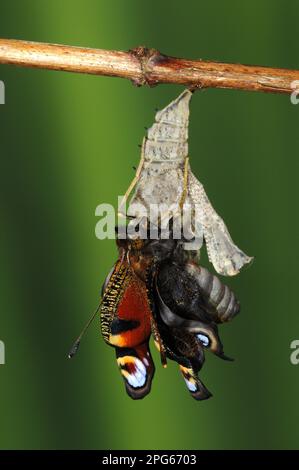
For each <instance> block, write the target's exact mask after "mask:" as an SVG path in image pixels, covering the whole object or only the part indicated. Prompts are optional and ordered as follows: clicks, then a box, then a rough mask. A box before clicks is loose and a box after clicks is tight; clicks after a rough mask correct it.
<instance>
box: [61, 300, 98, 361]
mask: <svg viewBox="0 0 299 470" xmlns="http://www.w3.org/2000/svg"><path fill="white" fill-rule="evenodd" d="M100 306H101V304H99V305H98V307H97V309H96V310H95V311H94V312H93V314H92V316H91V317H90V319H89V320H88V322H87V323H86V325H85V327H84V328H83V330H82V331H81V333H80V335H79V336H78V338H77V339H76V341H75V342H74V344H73V346H72V347H71V349H70V351H69V353H68V358H69V359H72V357H74V355H75V354H76V353H77V351H78V349H79V346H80V343H81V339H82V338H83V336H84V335H85V333H86V331H87V330H88V328H89V326H90V325H91V323H92V322H93V320H94V319H95V317H96V314H97V313H98V311H99V310H100Z"/></svg>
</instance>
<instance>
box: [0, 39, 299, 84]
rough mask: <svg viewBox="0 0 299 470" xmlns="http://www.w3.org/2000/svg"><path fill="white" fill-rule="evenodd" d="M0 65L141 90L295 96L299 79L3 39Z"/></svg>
mask: <svg viewBox="0 0 299 470" xmlns="http://www.w3.org/2000/svg"><path fill="white" fill-rule="evenodd" d="M0 63H2V64H13V65H18V66H21V67H36V68H41V69H51V70H64V71H67V72H79V73H89V74H95V75H107V76H110V77H121V78H127V79H129V80H131V81H132V82H133V83H134V84H135V85H137V86H140V85H149V86H154V85H158V84H160V83H176V84H181V85H186V86H188V87H191V88H232V89H236V90H249V91H264V92H274V93H291V92H292V91H293V90H294V88H295V86H294V85H292V83H293V82H294V81H297V80H299V70H288V69H277V68H270V67H259V66H253V65H242V64H225V63H221V62H207V61H203V60H187V59H178V58H175V57H170V56H166V55H164V54H161V53H160V52H159V51H157V50H156V49H147V48H145V47H137V48H135V49H132V50H130V51H128V52H121V51H107V50H103V49H88V48H81V47H74V46H63V45H58V44H46V43H38V42H28V41H17V40H14V39H0ZM297 88H298V87H297Z"/></svg>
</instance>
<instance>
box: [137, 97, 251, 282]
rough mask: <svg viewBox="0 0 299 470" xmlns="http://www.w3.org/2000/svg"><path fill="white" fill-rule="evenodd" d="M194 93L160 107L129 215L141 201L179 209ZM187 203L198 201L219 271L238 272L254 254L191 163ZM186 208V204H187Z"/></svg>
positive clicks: (198, 220)
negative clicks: (243, 246) (237, 239)
mask: <svg viewBox="0 0 299 470" xmlns="http://www.w3.org/2000/svg"><path fill="white" fill-rule="evenodd" d="M191 97H192V93H191V92H190V91H189V90H185V91H184V92H183V93H182V94H181V95H180V96H179V97H178V98H176V99H175V100H174V101H172V102H171V103H170V104H169V105H168V106H166V108H164V109H162V110H161V111H158V112H157V114H156V117H155V123H154V124H153V126H152V127H151V128H150V129H148V132H147V136H146V137H145V139H144V141H143V147H142V159H143V160H142V167H141V171H140V175H139V179H138V181H137V184H136V187H135V194H134V196H133V198H132V199H131V202H130V205H129V208H128V214H129V215H130V214H131V215H132V214H134V215H136V210H135V209H134V207H135V208H136V204H140V205H142V206H143V207H145V209H146V210H147V211H148V214H150V208H151V205H152V204H159V205H160V204H167V205H171V206H172V207H173V208H174V209H176V210H177V212H178V213H181V212H182V207H181V206H180V202H181V198H182V195H183V191H184V169H185V162H186V158H187V156H188V126H189V102H190V99H191ZM187 168H188V169H187V171H188V175H187V188H186V189H187V193H186V197H185V198H184V201H185V204H186V205H188V204H191V206H192V207H193V206H194V207H195V205H196V209H197V210H196V213H195V214H196V220H195V221H193V223H195V224H196V225H197V226H198V225H199V226H201V230H202V233H203V237H204V240H205V242H206V246H207V252H208V257H209V260H210V262H211V263H212V264H213V266H214V268H215V270H216V271H217V272H218V273H219V274H223V275H225V276H233V275H235V274H237V273H238V272H239V271H240V269H241V268H242V266H244V264H247V263H249V262H250V261H251V260H252V258H251V257H249V256H247V255H246V254H245V253H243V251H241V250H240V249H239V248H238V247H237V246H236V245H235V244H234V242H233V240H232V239H231V236H230V234H229V232H228V229H227V227H226V225H225V223H224V221H223V220H222V218H221V217H220V216H219V215H218V214H217V213H216V211H215V210H214V208H213V206H212V204H211V203H210V201H209V199H208V196H207V195H206V192H205V190H204V188H203V185H202V184H201V183H200V182H199V181H198V180H197V178H196V177H195V176H194V175H193V173H192V172H191V169H190V166H189V165H188V167H187ZM183 210H184V209H183Z"/></svg>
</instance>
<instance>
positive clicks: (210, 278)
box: [186, 263, 240, 323]
mask: <svg viewBox="0 0 299 470" xmlns="http://www.w3.org/2000/svg"><path fill="white" fill-rule="evenodd" d="M186 269H187V272H188V273H189V274H190V275H191V276H192V277H193V278H194V280H195V281H196V283H197V285H198V286H199V288H200V290H201V292H202V294H203V295H204V296H205V300H206V303H207V307H208V308H210V312H211V314H212V316H214V321H216V322H220V323H223V322H226V321H229V320H231V319H232V318H233V317H234V316H235V315H237V314H238V313H239V311H240V304H239V302H238V300H237V299H236V296H235V294H234V293H233V291H232V290H231V289H230V288H229V287H228V286H226V285H225V284H222V282H221V281H220V280H219V279H218V277H217V276H214V275H213V274H211V273H210V272H209V271H208V270H207V269H206V268H203V267H202V266H197V265H195V264H194V263H187V265H186Z"/></svg>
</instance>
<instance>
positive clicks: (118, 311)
mask: <svg viewBox="0 0 299 470" xmlns="http://www.w3.org/2000/svg"><path fill="white" fill-rule="evenodd" d="M101 329H102V334H103V337H104V340H105V341H106V343H107V344H109V345H110V346H113V347H114V348H115V351H116V360H117V364H118V367H119V369H120V372H121V375H122V377H123V379H124V382H125V387H126V391H127V393H128V395H129V396H130V397H131V398H133V399H140V398H143V397H144V396H146V395H147V394H148V393H149V392H150V389H151V383H152V379H153V375H154V364H153V360H152V357H151V354H150V349H149V345H148V342H149V338H150V334H151V312H150V306H149V301H148V296H147V291H146V287H145V284H144V283H143V282H142V281H141V280H140V279H139V278H138V277H137V276H136V275H135V273H134V271H133V270H132V268H131V267H130V265H129V264H128V262H127V261H126V260H123V259H122V260H119V261H118V262H117V263H116V265H115V268H114V270H113V272H112V273H111V275H110V278H109V280H108V282H107V283H106V288H105V289H104V293H103V300H102V306H101Z"/></svg>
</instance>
